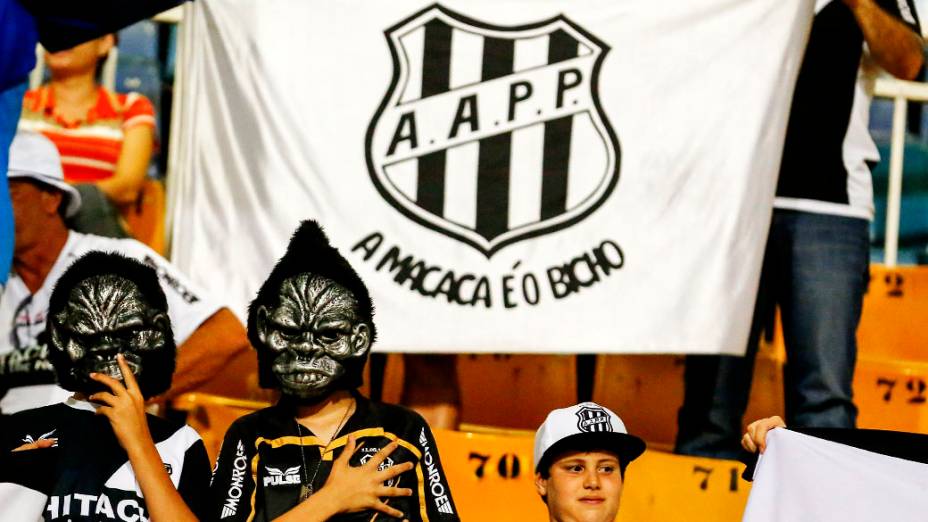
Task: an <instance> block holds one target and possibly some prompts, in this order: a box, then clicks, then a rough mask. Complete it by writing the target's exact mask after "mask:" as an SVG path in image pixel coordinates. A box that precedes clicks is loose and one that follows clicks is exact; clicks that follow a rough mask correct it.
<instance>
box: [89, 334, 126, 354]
mask: <svg viewBox="0 0 928 522" xmlns="http://www.w3.org/2000/svg"><path fill="white" fill-rule="evenodd" d="M90 344H91V345H90V347H89V351H90V353H93V354H98V355H99V354H105V353H109V352H113V353H114V354H115V353H118V352H120V351H122V348H123V345H124V343H123V341H122V340H121V339H120V338H119V337H117V336H115V335H110V334H101V335H99V336H97V338H96V339H93V340H92V341H91V343H90Z"/></svg>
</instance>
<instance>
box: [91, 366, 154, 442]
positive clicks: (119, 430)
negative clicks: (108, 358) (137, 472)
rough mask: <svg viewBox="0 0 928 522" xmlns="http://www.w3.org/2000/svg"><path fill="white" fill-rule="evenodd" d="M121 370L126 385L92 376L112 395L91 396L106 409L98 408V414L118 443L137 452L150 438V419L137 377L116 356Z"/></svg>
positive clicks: (106, 377)
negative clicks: (108, 423)
mask: <svg viewBox="0 0 928 522" xmlns="http://www.w3.org/2000/svg"><path fill="white" fill-rule="evenodd" d="M116 359H117V361H118V362H119V369H120V370H122V377H123V379H124V380H125V383H126V384H125V386H123V383H121V382H119V381H117V380H116V379H114V378H112V377H110V376H109V375H103V374H101V373H91V374H90V378H91V379H93V380H95V381H97V382H99V383H102V384H105V385H106V386H107V387H109V389H110V391H111V392H112V393H110V392H98V393H95V394H93V395H91V396H90V400H92V401H94V402H96V403H100V404H102V405H103V406H100V407H99V408H97V414H98V415H104V416H106V418H107V419H109V421H110V426H112V427H113V433H115V434H116V438H117V439H118V440H119V444H120V445H121V446H122V447H123V449H125V450H126V452H130V451H131V450H132V449H136V448H135V447H134V446H135V445H138V444H139V443H140V441H144V440H149V439H151V435H150V434H149V432H148V420H147V419H146V418H145V398H144V397H142V392H141V390H139V384H138V382H137V381H136V380H135V375H133V374H132V370H131V369H130V368H129V365H128V364H127V363H126V360H125V359H124V358H123V356H122V354H119V355H117V356H116Z"/></svg>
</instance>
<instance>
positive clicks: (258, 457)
mask: <svg viewBox="0 0 928 522" xmlns="http://www.w3.org/2000/svg"><path fill="white" fill-rule="evenodd" d="M355 400H356V401H357V407H356V408H355V412H354V413H353V414H352V415H351V417H350V418H349V419H348V420H347V421H346V423H345V426H344V427H343V428H342V429H341V430H340V431H339V432H338V433H337V434H336V437H335V439H334V440H333V441H332V443H331V444H329V445H328V447H329V451H328V452H327V453H326V454H325V455H322V452H323V449H324V448H325V447H326V442H327V441H323V440H320V439H319V438H317V437H316V436H314V435H313V434H312V433H311V432H310V431H309V430H308V429H306V428H305V427H303V428H301V430H298V429H297V423H296V420H295V418H294V415H293V410H292V409H291V408H288V407H286V406H284V405H282V404H278V405H276V406H271V407H270V408H265V409H263V410H260V411H257V412H254V413H252V414H249V415H246V416H244V417H242V418H240V419H238V420H236V421H235V422H234V423H233V424H232V426H231V427H229V430H228V432H226V435H225V438H224V440H223V443H222V450H221V451H220V453H219V459H218V461H217V463H216V469H215V471H214V473H213V483H212V486H211V499H212V500H211V501H212V508H211V515H212V519H213V520H221V521H233V522H234V521H243V522H244V521H252V520H253V521H256V522H264V521H267V520H273V519H274V518H276V517H278V516H280V515H282V514H284V513H286V512H287V511H289V510H290V509H292V508H293V507H294V506H296V505H297V504H298V503H299V496H300V489H301V487H302V485H303V484H304V483H308V482H310V481H312V486H313V487H312V489H313V491H318V490H319V489H320V488H322V486H323V485H324V484H325V481H326V479H327V478H328V476H329V472H330V471H331V470H332V463H333V461H334V460H335V459H337V458H338V457H339V455H341V452H342V450H343V449H344V446H345V444H346V443H347V441H348V436H349V435H354V436H355V438H356V440H357V443H358V446H359V449H358V450H357V451H356V452H355V454H354V455H353V456H352V457H351V460H350V462H351V465H352V466H359V465H361V464H362V463H364V462H367V460H368V459H369V458H370V457H371V456H372V455H374V454H375V453H376V452H377V451H379V450H380V449H381V448H383V447H384V446H386V445H387V444H389V443H390V442H391V441H393V440H398V441H399V443H400V446H399V448H397V449H396V451H394V452H393V453H392V454H391V455H390V456H389V458H388V460H387V461H385V462H384V465H385V466H395V465H398V464H400V463H402V462H412V463H413V464H414V465H415V467H414V468H413V469H412V470H410V471H407V472H406V473H403V474H402V475H400V476H399V477H397V479H394V483H393V484H389V485H392V486H397V487H405V488H410V489H412V491H413V494H412V496H411V497H400V498H391V499H389V500H388V502H387V503H388V504H389V505H391V506H393V507H394V508H396V509H399V510H400V511H402V512H403V513H404V514H405V518H406V519H408V520H410V521H411V522H416V521H423V522H426V521H436V522H437V521H449V522H450V521H457V520H459V518H458V514H457V508H456V507H455V505H454V501H453V500H452V498H451V490H450V489H449V487H448V481H447V479H446V478H445V473H444V471H443V470H442V467H441V462H440V460H439V458H438V448H436V446H435V439H434V438H433V437H432V432H431V430H429V427H428V424H426V422H425V420H423V419H422V417H420V416H419V415H418V414H416V413H415V412H412V411H410V410H408V409H406V408H403V407H400V406H394V405H389V404H382V403H377V402H371V401H369V400H367V399H366V398H364V397H361V396H360V395H355ZM301 432H302V437H301V436H300V433H301ZM304 463H305V464H304ZM317 467H318V471H317ZM313 475H315V478H314V479H312V477H313ZM374 515H375V512H373V511H362V512H359V513H351V514H347V515H342V516H338V517H336V518H335V519H333V520H339V521H361V520H364V521H369V520H373V517H374ZM376 519H377V520H378V521H384V522H387V521H390V520H397V519H394V518H392V517H389V516H387V515H385V514H379V515H377V516H376Z"/></svg>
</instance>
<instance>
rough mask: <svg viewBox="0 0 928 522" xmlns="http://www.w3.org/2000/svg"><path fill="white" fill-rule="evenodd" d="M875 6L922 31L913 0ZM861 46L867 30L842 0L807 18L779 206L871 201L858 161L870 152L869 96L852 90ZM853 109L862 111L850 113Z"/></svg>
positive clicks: (864, 172)
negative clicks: (797, 202)
mask: <svg viewBox="0 0 928 522" xmlns="http://www.w3.org/2000/svg"><path fill="white" fill-rule="evenodd" d="M818 3H819V4H821V3H822V0H819V2H818ZM877 4H878V5H879V6H880V8H882V9H883V10H884V11H886V12H887V13H888V14H889V15H890V16H892V17H894V18H896V19H897V20H899V21H901V22H902V23H904V24H905V25H907V26H908V27H909V28H910V29H912V30H913V31H915V32H916V33H919V32H920V25H919V21H918V18H917V15H916V10H915V3H914V0H877ZM863 51H864V34H863V32H862V31H861V29H860V27H859V25H858V22H857V20H856V18H855V17H854V14H853V12H852V11H851V9H850V8H849V7H848V6H847V5H846V4H845V3H844V2H842V1H841V0H833V1H831V2H830V3H828V4H827V5H825V6H824V7H822V8H821V10H820V11H819V12H818V13H817V14H816V15H815V19H814V21H813V23H812V29H811V32H810V34H809V43H808V45H807V46H806V51H805V55H804V57H803V61H802V67H801V68H800V70H799V77H798V78H797V80H796V88H795V91H794V92H793V102H792V107H791V109H790V115H789V124H788V127H787V131H786V139H785V142H784V144H783V159H782V162H781V163H780V177H779V181H778V184H777V192H776V195H777V203H778V204H777V206H778V207H782V208H794V207H792V206H790V204H789V203H787V202H786V200H793V201H795V200H807V201H808V200H812V201H819V202H825V203H828V204H831V205H840V206H846V207H849V208H852V209H854V208H859V209H861V211H863V212H866V209H867V208H869V207H870V206H871V205H872V196H871V193H870V191H871V188H870V173H869V170H868V169H867V168H866V166H864V165H863V163H864V161H865V158H866V157H867V156H868V154H867V153H865V152H863V150H864V149H866V148H868V147H872V142H871V141H870V137H869V135H868V134H867V130H866V128H865V127H866V125H865V124H864V123H863V122H865V121H866V113H867V112H868V111H869V99H866V100H860V99H858V98H860V97H861V94H862V93H861V92H859V90H858V88H857V82H858V76H859V74H860V70H861V67H862V63H861V57H862V56H863ZM855 111H860V112H862V113H863V114H858V115H857V116H856V118H855V116H854V113H855ZM855 126H860V127H862V128H856V127H855ZM874 153H875V151H874ZM871 159H873V160H875V159H876V157H873V158H871ZM857 163H860V164H861V165H857ZM849 176H850V177H851V178H856V179H849ZM795 208H797V209H805V207H795Z"/></svg>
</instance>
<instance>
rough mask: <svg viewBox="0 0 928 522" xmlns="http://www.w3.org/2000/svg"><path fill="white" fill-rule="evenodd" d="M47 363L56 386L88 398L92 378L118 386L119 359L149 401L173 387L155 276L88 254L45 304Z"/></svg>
mask: <svg viewBox="0 0 928 522" xmlns="http://www.w3.org/2000/svg"><path fill="white" fill-rule="evenodd" d="M48 331H49V357H50V358H51V360H52V363H53V364H54V366H55V371H56V372H57V374H58V381H59V384H60V385H61V386H62V387H63V388H65V389H68V390H71V391H77V392H83V393H86V394H90V393H94V392H96V391H99V390H102V389H104V387H103V385H101V384H99V383H97V382H96V381H93V380H91V379H90V374H91V373H93V372H96V373H101V374H105V375H108V376H110V377H113V378H114V379H118V380H123V376H122V372H121V371H120V369H119V364H118V362H117V360H116V355H118V354H120V353H121V354H123V357H124V358H125V360H126V363H128V365H129V367H130V368H131V369H132V373H133V374H135V376H136V378H137V379H138V381H139V387H140V388H141V391H142V394H143V395H144V396H145V397H146V398H148V397H152V396H154V395H157V394H159V393H162V392H164V391H167V389H168V388H169V387H170V385H171V376H172V374H173V372H174V355H175V351H176V350H175V345H174V335H173V333H172V331H171V322H170V319H169V318H168V314H167V303H166V301H165V297H164V293H163V292H162V290H161V287H160V286H159V285H158V278H157V275H156V274H155V272H154V271H153V270H152V269H151V268H149V267H146V266H145V265H142V264H141V263H139V262H137V261H134V260H132V259H129V258H126V257H123V256H121V255H118V254H104V253H102V252H93V253H90V254H87V255H86V256H84V257H82V258H80V259H79V260H77V261H76V262H75V263H74V264H72V265H71V267H70V268H68V270H67V271H66V272H65V274H64V275H63V276H62V277H61V279H60V280H59V281H58V283H57V284H56V286H55V290H54V291H53V293H52V298H51V300H50V302H49V318H48Z"/></svg>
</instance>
